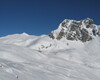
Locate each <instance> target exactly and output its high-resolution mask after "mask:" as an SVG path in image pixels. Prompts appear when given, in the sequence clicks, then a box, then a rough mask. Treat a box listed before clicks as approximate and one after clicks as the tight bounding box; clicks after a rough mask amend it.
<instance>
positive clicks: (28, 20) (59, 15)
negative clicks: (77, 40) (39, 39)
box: [0, 0, 100, 36]
mask: <svg viewBox="0 0 100 80" xmlns="http://www.w3.org/2000/svg"><path fill="white" fill-rule="evenodd" d="M87 17H89V18H92V19H93V20H94V22H95V24H98V25H100V0H0V36H5V35H10V34H15V33H23V32H26V33H28V34H31V35H41V34H49V33H50V32H51V31H52V30H54V29H56V28H57V27H58V25H59V23H60V22H61V21H62V20H64V19H75V20H81V19H85V18H87Z"/></svg>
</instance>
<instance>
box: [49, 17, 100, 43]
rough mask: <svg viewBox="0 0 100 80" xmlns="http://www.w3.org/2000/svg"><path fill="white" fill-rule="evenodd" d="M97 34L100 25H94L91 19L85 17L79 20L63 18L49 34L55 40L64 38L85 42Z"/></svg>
mask: <svg viewBox="0 0 100 80" xmlns="http://www.w3.org/2000/svg"><path fill="white" fill-rule="evenodd" d="M99 35H100V26H97V25H95V24H94V21H93V20H92V19H90V18H87V19H84V20H80V21H76V20H69V19H65V20H64V21H62V22H61V23H60V25H59V27H58V29H56V30H54V31H52V32H51V34H50V35H49V36H50V37H51V38H52V39H57V40H60V39H62V38H66V39H67V40H80V41H82V42H86V41H89V40H92V39H93V37H95V36H99Z"/></svg>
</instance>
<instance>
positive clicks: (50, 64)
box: [0, 20, 100, 80]
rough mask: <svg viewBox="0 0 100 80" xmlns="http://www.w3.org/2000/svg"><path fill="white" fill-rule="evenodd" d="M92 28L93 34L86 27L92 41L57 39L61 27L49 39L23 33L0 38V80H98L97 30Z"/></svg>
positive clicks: (98, 44)
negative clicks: (94, 32)
mask: <svg viewBox="0 0 100 80" xmlns="http://www.w3.org/2000/svg"><path fill="white" fill-rule="evenodd" d="M70 21H73V20H70ZM78 22H80V21H78ZM61 24H62V23H61ZM61 24H60V25H61ZM71 24H72V23H68V25H71ZM68 25H67V26H68ZM92 25H94V24H92ZM88 26H89V25H88ZM68 27H69V26H68ZM71 27H72V26H71ZM83 27H86V25H85V26H83ZM95 27H97V30H96V31H97V33H98V34H97V33H96V35H94V34H93V33H92V32H91V31H92V30H93V29H94V28H88V29H87V28H86V30H87V31H88V33H89V36H92V39H91V40H89V41H88V40H86V41H85V42H83V41H82V40H80V39H79V38H77V40H69V39H66V37H65V36H64V35H63V36H62V38H61V39H60V40H58V39H57V35H59V33H60V30H62V27H59V28H58V29H57V30H54V31H53V35H54V38H53V39H52V38H51V37H50V36H48V35H41V36H32V35H28V34H26V33H22V34H14V35H9V36H5V37H1V38H0V80H100V37H99V29H100V28H99V26H97V25H95ZM65 29H66V28H65ZM75 31H76V30H75ZM71 32H72V31H71ZM80 34H81V33H80Z"/></svg>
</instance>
